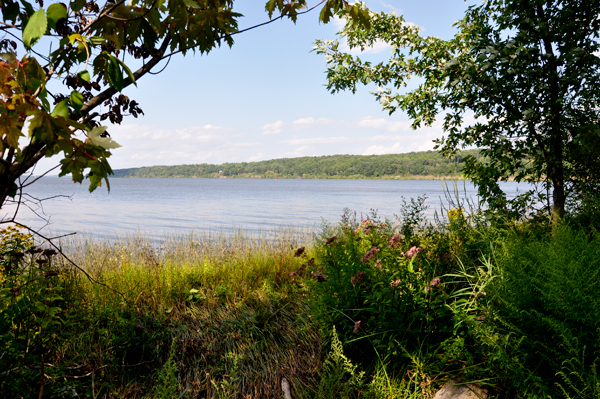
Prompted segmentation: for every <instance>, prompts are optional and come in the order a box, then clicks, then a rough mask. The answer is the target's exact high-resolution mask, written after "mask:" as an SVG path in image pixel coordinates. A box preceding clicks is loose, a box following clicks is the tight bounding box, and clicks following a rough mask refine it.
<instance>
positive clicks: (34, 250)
mask: <svg viewBox="0 0 600 399" xmlns="http://www.w3.org/2000/svg"><path fill="white" fill-rule="evenodd" d="M40 252H42V250H41V249H40V248H38V247H31V248H29V249H28V250H27V251H25V253H26V254H30V255H34V254H39V253H40Z"/></svg>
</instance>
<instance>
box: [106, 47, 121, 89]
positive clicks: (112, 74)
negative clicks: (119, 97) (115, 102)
mask: <svg viewBox="0 0 600 399" xmlns="http://www.w3.org/2000/svg"><path fill="white" fill-rule="evenodd" d="M106 77H107V78H108V83H110V85H111V86H112V87H114V88H115V89H116V90H117V91H121V90H123V84H124V83H123V74H122V73H121V69H120V68H119V60H118V59H117V58H116V57H114V56H112V55H111V56H110V62H109V63H108V67H107V68H106Z"/></svg>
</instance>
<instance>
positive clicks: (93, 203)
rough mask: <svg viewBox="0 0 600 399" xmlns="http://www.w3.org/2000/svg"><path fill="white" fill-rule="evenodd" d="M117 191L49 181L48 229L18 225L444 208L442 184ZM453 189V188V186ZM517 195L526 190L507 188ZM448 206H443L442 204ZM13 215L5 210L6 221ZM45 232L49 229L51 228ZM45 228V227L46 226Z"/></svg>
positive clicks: (218, 185) (116, 229)
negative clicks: (418, 205) (418, 203)
mask: <svg viewBox="0 0 600 399" xmlns="http://www.w3.org/2000/svg"><path fill="white" fill-rule="evenodd" d="M110 184H111V191H110V193H108V192H107V190H106V188H105V187H100V188H98V189H97V190H96V191H94V192H93V193H91V194H90V193H89V192H88V190H87V186H86V185H79V184H74V183H73V182H72V181H71V180H70V179H69V178H57V177H45V178H42V179H40V180H39V181H38V182H36V183H35V184H33V185H31V186H30V187H29V191H28V193H29V194H30V195H32V196H34V197H36V198H49V197H53V196H56V195H67V196H68V198H67V197H58V198H53V199H49V200H47V201H43V202H42V205H41V206H40V205H36V204H34V203H31V204H30V206H31V207H32V209H33V210H35V211H36V212H37V213H39V214H40V215H43V216H44V217H45V218H46V219H47V220H49V222H50V224H48V225H46V222H45V221H44V220H41V219H40V218H39V217H37V216H36V215H35V214H34V213H33V212H32V211H31V210H29V209H26V208H24V207H22V208H21V211H20V212H19V220H20V221H21V222H22V223H25V224H27V225H28V226H31V227H35V228H42V227H43V229H42V231H44V232H50V231H51V232H52V233H54V234H59V233H61V234H63V233H69V232H77V233H88V234H93V235H94V236H98V237H113V236H115V235H123V234H133V233H136V232H141V233H143V234H146V235H150V236H153V237H160V236H163V235H164V234H181V233H183V234H187V233H189V232H190V231H225V232H228V231H231V230H232V229H234V228H242V229H247V230H251V231H268V230H273V229H277V228H279V227H281V226H297V227H298V226H299V227H306V226H308V227H310V228H315V227H317V226H318V225H319V224H320V223H321V221H322V220H327V221H330V222H335V221H338V220H339V218H340V216H341V215H342V213H343V210H344V208H350V209H351V210H354V211H357V213H358V214H361V213H362V214H364V215H366V214H368V213H369V212H370V210H371V209H376V210H377V211H378V214H379V215H380V216H382V217H387V218H394V214H399V213H400V209H401V204H402V197H404V198H407V199H409V198H411V197H413V198H416V197H418V196H423V195H425V196H427V200H426V204H427V205H428V206H429V207H430V208H429V209H428V211H427V212H426V214H427V216H428V217H429V218H431V217H432V216H433V213H434V210H435V209H439V208H440V202H441V201H444V198H445V195H444V186H443V182H441V181H439V180H310V179H289V180H287V179H279V180H271V179H157V178H155V179H142V178H137V179H126V178H113V179H111V180H110ZM448 184H449V185H450V188H451V189H452V183H451V182H449V183H448ZM457 184H458V188H459V192H460V196H461V197H462V198H465V197H468V198H470V199H471V200H474V201H476V200H477V199H476V196H475V194H476V190H475V188H474V187H473V185H472V184H471V183H470V182H458V183H457ZM502 188H503V190H504V191H505V192H507V194H509V195H511V196H512V195H514V194H516V193H517V192H518V191H520V192H522V191H524V190H525V189H526V188H527V186H526V185H524V184H522V183H515V182H506V183H503V184H502ZM444 202H445V201H444ZM9 211H10V209H3V210H2V212H3V215H8V214H9ZM45 225H46V226H45ZM44 226H45V227H44Z"/></svg>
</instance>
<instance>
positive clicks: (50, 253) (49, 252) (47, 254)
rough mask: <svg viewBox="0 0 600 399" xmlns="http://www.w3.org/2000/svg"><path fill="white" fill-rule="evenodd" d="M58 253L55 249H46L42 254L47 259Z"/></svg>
mask: <svg viewBox="0 0 600 399" xmlns="http://www.w3.org/2000/svg"><path fill="white" fill-rule="evenodd" d="M57 253H58V252H56V251H55V250H53V249H44V251H43V252H42V255H44V256H45V257H47V258H50V257H52V256H54V255H56V254H57Z"/></svg>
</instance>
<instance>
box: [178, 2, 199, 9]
mask: <svg viewBox="0 0 600 399" xmlns="http://www.w3.org/2000/svg"><path fill="white" fill-rule="evenodd" d="M181 1H183V4H185V6H186V7H190V8H200V6H199V5H198V3H196V2H195V1H194V0H181Z"/></svg>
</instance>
